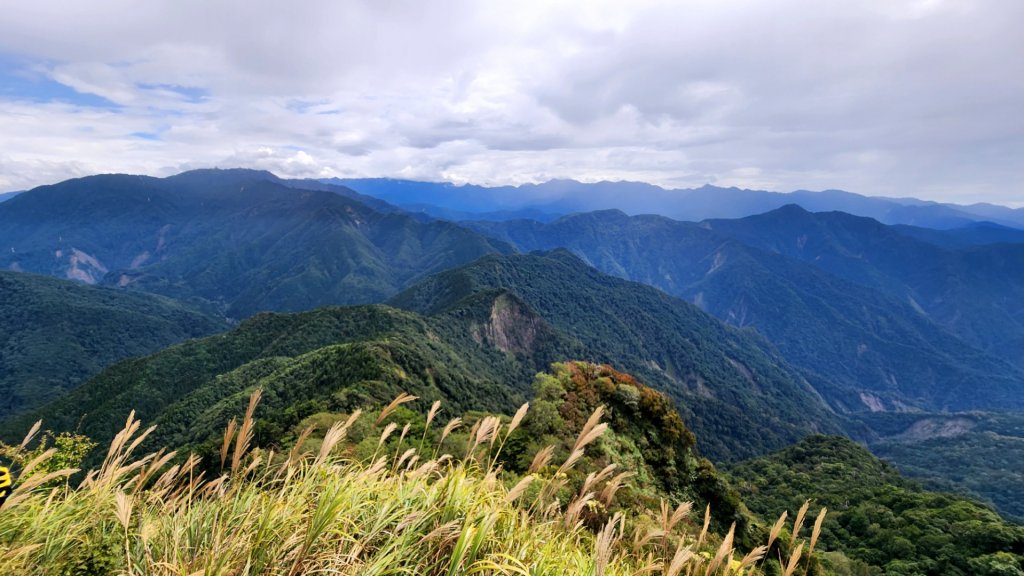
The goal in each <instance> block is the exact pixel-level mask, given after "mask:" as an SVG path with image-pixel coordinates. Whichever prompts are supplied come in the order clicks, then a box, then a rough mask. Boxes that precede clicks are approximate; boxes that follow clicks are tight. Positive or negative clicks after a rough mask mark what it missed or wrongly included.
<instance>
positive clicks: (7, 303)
mask: <svg viewBox="0 0 1024 576" xmlns="http://www.w3.org/2000/svg"><path fill="white" fill-rule="evenodd" d="M0 327H2V331H0V421H2V420H4V419H5V418H9V417H11V416H12V415H13V414H16V413H18V412H21V411H24V410H29V409H32V408H36V407H38V406H40V405H42V404H43V403H45V402H47V401H50V400H53V399H54V398H57V397H58V396H59V395H60V394H61V393H63V392H65V391H67V390H71V389H72V388H74V387H75V386H77V385H78V384H80V383H82V382H84V381H85V380H86V379H87V378H89V377H91V376H94V375H96V374H97V373H99V372H100V370H102V369H103V368H105V367H107V366H109V365H111V364H113V363H114V362H117V361H119V360H123V359H125V358H128V357H131V356H140V355H143V354H149V353H151V352H155V351H156V350H159V349H160V348H163V347H165V346H168V345H170V344H173V343H175V342H180V341H182V340H185V339H187V338H194V337H199V336H205V335H208V334H211V333H213V332H216V331H219V330H222V329H225V328H226V327H227V325H226V324H225V323H224V322H222V321H220V320H217V319H215V318H214V317H212V316H209V315H206V314H203V313H201V312H199V311H197V310H195V309H194V308H191V307H188V306H185V305H182V304H180V303H178V302H175V301H173V300H170V299H168V298H162V297H158V296H151V295H147V294H135V293H128V292H126V291H124V290H115V289H109V288H96V287H90V286H83V285H81V284H77V283H74V282H68V281H63V280H57V279H54V278H47V277H44V276H36V275H33V274H22V273H16V272H0Z"/></svg>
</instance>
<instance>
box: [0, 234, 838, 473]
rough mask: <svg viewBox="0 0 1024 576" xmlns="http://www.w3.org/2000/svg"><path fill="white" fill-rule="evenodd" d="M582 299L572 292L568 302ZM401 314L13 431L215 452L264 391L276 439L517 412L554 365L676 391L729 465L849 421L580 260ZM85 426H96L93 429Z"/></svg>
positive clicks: (669, 303)
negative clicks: (331, 425)
mask: <svg viewBox="0 0 1024 576" xmlns="http://www.w3.org/2000/svg"><path fill="white" fill-rule="evenodd" d="M567 285H572V286H574V289H573V290H571V291H567V290H566V289H565V288H564V287H565V286H567ZM393 304H395V305H399V306H402V307H405V308H407V309H415V310H417V311H419V312H422V313H424V314H425V316H426V317H425V316H420V315H419V314H414V313H410V312H402V311H399V310H395V309H393V308H388V307H381V306H364V307H355V308H327V309H320V310H316V311H312V312H307V313H301V314H296V315H276V314H261V315H257V316H255V317H253V318H252V319H250V320H248V321H246V322H243V323H242V324H241V325H240V326H239V327H238V328H236V329H235V330H232V331H230V332H228V333H225V334H222V335H218V336H214V337H211V338H207V339H203V340H196V341H190V342H187V343H184V344H182V345H179V346H174V347H171V348H169V349H167V350H164V351H162V352H159V353H157V354H154V355H152V356H149V357H145V358H139V359H133V360H129V361H126V362H122V363H120V364H118V365H115V366H113V367H111V368H109V369H107V370H106V371H104V372H103V373H102V374H100V375H99V376H97V377H96V378H94V379H92V380H90V381H89V382H88V383H87V384H86V385H84V386H83V387H81V388H79V389H78V390H76V391H74V392H72V393H70V394H68V395H66V396H64V397H63V398H61V399H59V400H58V401H57V402H55V403H53V404H51V405H49V406H46V407H45V408H43V409H41V410H39V411H38V412H35V413H33V414H28V415H26V416H24V417H23V418H22V419H20V420H18V421H15V422H13V423H11V424H10V425H9V426H6V427H4V433H5V437H7V438H12V437H13V436H16V435H17V430H18V429H19V427H22V428H24V427H27V425H28V424H29V423H30V422H31V419H33V418H35V417H37V416H39V417H44V418H45V419H46V421H47V423H48V426H50V427H52V428H54V429H55V430H74V429H80V430H81V431H82V432H84V433H85V434H87V435H89V436H90V437H93V438H95V439H97V440H98V441H100V442H104V441H106V440H107V439H109V438H110V437H111V435H112V434H113V433H114V431H116V430H117V427H118V426H119V425H120V423H121V422H123V419H124V417H125V415H126V414H127V413H128V411H129V410H131V409H133V408H134V409H135V410H137V413H138V414H139V416H140V417H142V418H145V419H146V420H150V421H155V422H158V423H159V424H160V427H159V428H158V432H157V433H156V436H154V439H155V441H159V442H163V443H167V444H174V445H179V444H196V443H200V444H201V443H203V442H205V441H207V440H209V437H210V435H211V434H212V433H213V430H215V429H217V427H218V426H219V425H220V424H222V423H223V421H224V420H225V419H226V414H228V413H229V412H230V410H231V409H232V407H235V406H237V404H238V402H239V398H241V397H244V396H245V395H247V394H248V393H249V391H251V389H252V388H253V387H255V386H257V385H259V386H263V387H264V388H265V389H266V401H265V403H264V405H263V407H262V408H261V410H265V411H266V413H261V418H262V420H264V421H265V426H267V427H268V428H267V430H266V431H265V432H264V431H260V432H259V434H260V437H267V438H271V437H274V435H275V434H278V433H280V431H281V430H283V429H287V428H288V427H289V426H290V425H292V424H294V422H296V421H298V420H300V419H302V418H304V417H305V416H307V415H308V414H310V413H313V412H317V411H321V410H325V409H328V410H344V409H350V408H351V407H352V405H353V404H354V403H355V404H359V403H364V402H366V401H368V400H374V401H380V400H382V399H383V398H384V397H387V396H390V395H393V394H395V393H397V391H398V390H405V391H408V392H410V393H415V394H417V395H420V396H422V397H425V398H432V399H434V398H436V399H441V398H443V399H445V401H446V402H448V403H450V404H451V405H453V406H454V407H455V408H457V409H459V410H470V409H477V410H478V409H490V410H508V409H510V408H511V407H513V406H514V405H515V403H516V402H517V401H518V400H520V399H522V398H524V397H525V395H526V393H527V391H528V385H529V382H530V381H531V380H532V377H533V375H534V374H535V373H536V372H538V371H540V370H543V369H545V368H547V367H548V366H549V365H550V364H551V363H552V362H558V361H564V360H571V359H585V360H591V361H596V362H602V363H608V364H611V365H614V366H616V367H620V368H621V369H623V370H629V371H633V372H634V373H636V374H637V375H638V376H639V377H641V378H643V379H644V380H645V381H647V382H648V383H649V384H651V385H652V386H654V387H656V388H658V389H660V390H664V391H666V392H667V393H668V394H669V395H670V396H671V397H672V398H673V400H675V401H676V403H677V406H678V408H679V409H680V411H681V412H682V414H683V418H684V421H685V422H686V423H687V425H688V426H689V427H691V428H692V429H693V430H694V431H695V432H696V433H697V434H698V437H702V438H704V440H703V441H702V442H701V444H700V448H701V451H702V452H703V453H704V454H706V455H708V456H709V457H712V458H714V459H718V460H726V459H737V458H742V457H745V456H751V455H756V454H763V453H765V452H766V451H768V450H770V449H773V448H779V447H782V446H785V445H787V444H788V443H791V442H793V441H795V440H797V439H799V438H801V437H802V436H804V435H806V434H808V433H812V432H815V431H838V430H839V422H838V419H837V418H836V417H835V415H834V414H832V413H831V412H830V411H829V410H828V409H827V408H826V407H825V405H824V404H823V403H822V402H821V401H820V399H819V398H818V397H817V396H816V395H815V394H814V392H813V390H812V389H811V388H810V387H809V386H808V384H807V383H806V382H805V381H803V380H802V379H801V377H800V375H799V373H798V372H797V371H795V370H794V369H793V368H791V367H790V366H789V365H788V364H786V362H785V361H784V360H782V359H781V358H779V357H778V356H777V355H776V354H775V353H774V352H773V350H772V348H771V347H770V346H769V345H768V344H766V343H765V342H764V341H763V340H761V339H759V338H757V337H756V335H753V334H748V333H744V332H742V331H737V330H734V329H731V328H728V327H726V326H724V325H723V324H721V323H720V322H718V321H716V320H715V319H713V318H711V317H710V316H708V315H706V314H704V313H703V312H701V311H699V310H697V309H696V308H694V307H693V306H691V305H689V304H687V303H685V302H683V301H680V300H676V299H674V298H671V297H669V296H667V295H665V294H663V293H661V292H658V291H656V290H654V289H652V288H649V287H646V286H642V285H639V284H635V283H630V282H625V281H623V280H619V279H616V278H612V277H610V276H606V275H603V274H601V273H599V272H597V271H595V270H593V269H592V268H589V267H587V266H586V265H585V264H583V262H581V261H580V260H578V259H576V258H575V257H573V256H571V255H569V254H568V253H565V252H562V253H552V254H549V255H547V256H544V255H527V256H510V257H502V256H492V257H486V258H484V259H482V260H480V261H478V262H476V263H474V264H472V265H469V266H466V267H463V268H459V269H455V270H453V271H449V272H444V273H441V274H438V275H435V276H432V277H430V278H429V279H427V280H424V281H423V282H422V283H420V284H417V285H416V286H415V287H413V288H411V289H409V290H408V291H406V292H404V293H403V294H401V295H399V296H398V297H396V299H395V300H394V301H393ZM83 415H85V416H84V418H83Z"/></svg>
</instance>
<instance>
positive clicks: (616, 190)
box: [323, 178, 1024, 229]
mask: <svg viewBox="0 0 1024 576" xmlns="http://www.w3.org/2000/svg"><path fill="white" fill-rule="evenodd" d="M323 182H325V183H330V184H336V185H341V186H345V187H348V188H351V189H353V190H355V191H357V192H359V193H361V194H366V195H369V196H373V197H376V198H380V199H382V200H385V201H387V202H390V203H391V204H395V205H397V206H400V207H402V208H405V209H406V210H410V211H412V212H427V213H430V214H431V215H434V216H436V217H445V216H443V213H444V212H443V211H444V210H448V211H453V212H454V213H456V215H458V214H457V213H460V212H468V213H473V214H474V216H472V217H470V218H465V219H473V220H501V219H503V218H499V217H497V214H502V213H506V214H508V215H509V218H507V219H514V218H523V217H526V218H530V219H536V218H533V217H532V216H524V215H523V211H533V212H539V213H541V214H550V215H556V214H570V213H576V212H590V211H593V210H608V209H617V210H622V211H623V212H625V213H627V214H631V215H636V214H660V215H662V216H668V217H670V218H674V219H677V220H688V221H699V220H705V219H708V218H742V217H745V216H750V215H753V214H761V213H764V212H768V211H771V210H775V209H777V208H781V207H782V206H785V205H786V204H799V205H800V206H802V207H803V208H805V209H807V210H809V211H811V212H828V211H841V212H847V213H850V214H854V215H857V216H867V217H870V218H874V219H876V220H878V221H879V222H882V223H884V224H906V225H911V226H918V227H924V228H935V229H950V228H960V227H963V226H966V225H968V224H971V223H974V222H979V221H990V222H993V223H995V224H999V225H1002V226H1007V227H1013V228H1024V209H1012V208H1007V207H1005V206H996V205H993V204H973V205H970V206H963V205H956V204H943V203H938V202H930V201H925V200H918V199H916V198H882V197H872V196H863V195H860V194H854V193H851V192H844V191H842V190H825V191H821V192H811V191H807V190H797V191H795V192H788V193H781V192H766V191H762V190H745V189H740V188H720V187H717V186H711V185H706V186H701V187H700V188H687V189H673V190H669V189H665V188H661V187H658V186H653V185H651V184H645V183H642V182H595V183H582V182H576V181H574V180H551V181H549V182H544V183H542V184H523V185H520V186H497V187H486V186H476V185H468V184H467V185H455V184H451V183H447V182H417V181H411V180H393V179H387V178H366V179H330V180H324V181H323ZM424 206H426V207H429V208H423V207H424ZM417 207H419V208H417ZM481 213H489V214H491V217H488V218H482V217H480V216H479V214H481Z"/></svg>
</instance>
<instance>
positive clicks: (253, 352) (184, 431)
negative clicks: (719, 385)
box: [3, 306, 543, 447]
mask: <svg viewBox="0 0 1024 576" xmlns="http://www.w3.org/2000/svg"><path fill="white" fill-rule="evenodd" d="M494 356H497V358H494ZM492 361H493V362H492ZM509 363H511V367H509V366H507V364H509ZM490 366H493V367H494V368H490ZM501 368H506V370H507V371H506V374H515V375H517V376H518V378H510V379H509V380H508V381H504V380H499V379H498V378H497V377H496V376H495V375H494V372H493V370H495V369H501ZM542 368H543V366H536V365H533V364H532V363H525V364H522V363H518V362H516V361H515V360H514V359H510V360H502V355H501V354H499V353H497V352H495V351H493V350H489V349H488V348H485V347H482V346H478V347H476V348H475V349H470V350H457V349H456V348H455V347H453V346H452V345H451V344H450V343H447V342H445V341H443V340H441V339H440V338H438V336H437V335H436V334H435V333H434V332H432V331H431V328H430V326H429V324H428V323H427V322H426V321H425V320H424V319H422V318H420V317H418V316H416V315H415V314H410V313H407V312H402V311H399V310H395V309H391V308H387V307H383V306H360V307H349V308H324V309H319V310H315V311H312V312H306V313H301V314H294V315H284V314H269V313H265V314H260V315H257V316H254V317H253V318H251V319H249V320H247V321H245V322H243V323H242V324H241V325H240V326H239V327H237V328H236V329H234V330H231V331H230V332H227V333H224V334H220V335H216V336H211V337H209V338H205V339H201V340H192V341H188V342H185V343H182V344H179V345H177V346H172V347H170V348H168V349H166V350H163V351H161V352H158V353H156V354H153V355H151V356H147V357H143V358H136V359H131V360H127V361H125V362H121V363H119V364H117V365H115V366H113V367H111V368H109V369H107V370H105V371H104V372H103V373H101V374H100V375H99V376H97V377H96V378H93V379H92V380H90V381H89V382H87V383H86V384H85V385H83V386H81V387H80V388H78V389H76V390H74V391H72V392H70V393H68V394H66V395H65V396H63V397H62V398H60V399H59V400H57V401H56V402H54V403H51V404H50V405H48V406H46V407H44V408H42V409H40V410H38V411H37V412H35V413H31V414H27V415H25V416H23V417H21V418H20V419H12V421H10V422H7V423H6V424H5V425H4V427H3V433H4V437H5V438H8V439H14V438H15V437H17V436H18V430H19V428H20V429H21V430H24V429H26V428H27V427H28V425H29V424H31V422H32V421H33V420H34V419H36V418H43V419H45V421H46V422H47V426H48V427H50V428H52V429H54V430H57V431H76V430H77V431H80V432H82V433H84V434H86V435H88V436H89V437H91V438H93V439H95V440H97V441H99V442H100V443H104V444H105V443H106V442H108V441H109V440H110V439H111V438H112V437H113V436H114V434H115V433H116V432H117V430H119V429H120V425H121V423H123V422H124V418H125V416H126V415H127V414H128V413H129V412H130V411H132V410H133V409H134V410H135V411H136V413H137V414H138V415H139V416H140V417H144V418H146V419H147V420H148V421H151V422H157V423H159V424H160V427H159V428H158V431H157V432H156V433H155V434H154V436H153V437H152V440H153V441H154V442H155V443H156V444H155V445H157V446H163V445H173V446H176V447H180V446H185V445H189V446H193V445H195V446H199V445H203V444H208V443H209V442H210V441H211V438H212V437H213V436H214V435H217V434H219V431H220V430H221V429H222V428H223V426H224V424H225V423H226V422H227V420H228V418H229V416H230V415H231V414H233V412H234V410H235V408H236V406H237V403H238V398H244V397H247V396H248V395H249V393H250V392H251V391H252V390H253V389H255V388H256V387H259V386H262V387H263V388H264V389H265V394H264V395H265V400H264V402H263V403H262V404H261V408H260V413H259V414H258V416H259V417H260V422H261V424H260V429H259V430H257V434H258V436H259V438H258V439H259V440H260V441H264V440H273V439H275V438H276V437H278V436H279V435H280V434H281V433H282V431H283V430H286V429H287V428H289V427H290V426H292V425H294V424H295V423H296V422H298V421H299V420H301V419H302V418H304V417H306V416H308V415H310V414H312V413H316V412H319V411H323V410H350V409H352V408H353V406H356V405H360V404H361V403H363V402H369V401H373V400H376V401H380V400H383V399H385V398H390V397H392V396H394V395H395V394H397V392H398V391H403V390H404V391H408V392H412V393H416V394H418V395H422V397H424V398H428V399H431V400H434V399H440V398H444V399H445V401H446V402H448V403H449V404H450V405H451V406H453V407H455V408H457V409H459V410H469V409H477V410H479V409H488V410H500V411H504V410H509V409H511V408H513V407H514V406H515V405H517V403H518V402H519V401H520V400H522V399H523V398H524V397H525V393H526V392H527V391H528V390H529V382H530V379H531V378H532V376H533V374H535V373H536V372H537V371H538V370H540V369H542Z"/></svg>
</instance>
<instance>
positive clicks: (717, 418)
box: [390, 250, 838, 459]
mask: <svg viewBox="0 0 1024 576" xmlns="http://www.w3.org/2000/svg"><path fill="white" fill-rule="evenodd" d="M494 289H501V290H507V291H509V292H511V293H512V294H514V295H515V296H516V297H518V298H519V299H520V300H522V301H523V302H524V303H525V304H526V305H528V306H529V307H530V308H531V309H532V310H534V311H536V313H537V314H538V315H540V316H541V317H542V318H544V319H545V320H547V321H548V322H549V323H550V324H551V325H552V326H553V327H554V328H556V329H558V330H559V331H561V332H562V333H564V334H566V335H568V336H571V337H572V338H574V339H576V340H578V342H579V343H580V344H581V345H582V346H583V347H584V349H585V350H587V351H588V352H589V353H590V354H591V356H589V357H588V358H587V359H589V360H591V361H596V362H601V363H610V364H612V365H615V366H617V367H620V368H621V369H623V370H626V371H629V372H631V373H634V374H637V375H638V376H640V377H641V378H643V379H644V380H645V381H646V382H647V383H648V384H649V385H651V386H654V387H656V388H658V389H661V390H663V391H665V392H667V393H668V394H669V395H670V396H671V397H672V398H673V399H674V400H676V402H677V403H678V406H679V409H680V411H681V412H682V414H683V416H684V420H685V421H686V422H687V424H688V425H689V426H690V427H691V428H692V429H693V430H694V431H695V432H696V433H697V435H698V437H699V438H701V439H702V440H701V450H702V451H703V452H704V453H705V454H708V455H709V456H711V457H713V458H718V459H735V458H739V457H743V455H745V454H756V453H763V451H764V450H766V449H770V447H772V446H784V445H786V444H788V443H791V442H793V441H795V440H797V439H799V438H800V437H802V436H804V435H805V434H807V433H809V432H811V431H815V430H838V424H837V419H836V417H835V415H834V414H832V413H831V412H830V411H829V410H828V408H827V407H826V406H825V404H824V403H823V402H822V401H821V399H820V398H819V397H818V396H817V395H816V393H815V392H814V390H813V389H812V388H811V387H810V386H809V385H808V384H807V382H806V381H804V380H803V378H802V377H801V376H800V374H799V373H798V372H797V371H796V370H794V369H793V368H792V367H791V366H789V365H788V364H787V363H786V362H785V361H784V360H783V359H782V358H780V357H779V356H778V355H777V353H776V352H775V351H774V349H773V348H772V347H771V346H770V345H769V344H767V343H766V342H765V341H764V340H763V339H761V338H759V337H758V336H757V335H756V334H754V333H751V332H746V331H740V330H736V329H733V328H730V327H727V326H725V325H724V324H722V323H721V322H719V321H717V320H715V319H714V318H712V317H711V316H708V315H707V314H705V313H704V312H701V311H700V310H699V309H697V308H696V307H694V306H693V305H691V304H688V303H686V302H684V301H682V300H678V299H676V298H673V297H670V296H668V295H667V294H665V293H663V292H660V291H658V290H655V289H653V288H650V287H648V286H644V285H641V284H637V283H633V282H627V281H625V280H621V279H619V278H614V277H612V276H608V275H605V274H602V273H600V272H598V271H597V270H594V269H593V268H591V267H589V266H587V265H586V264H585V263H584V262H583V261H581V260H580V259H578V258H577V257H575V256H573V255H571V254H570V253H568V252H566V251H564V250H563V251H555V252H551V253H547V254H528V255H513V256H493V255H492V256H487V257H484V258H482V259H480V260H478V261H477V262H474V263H472V264H470V265H467V266H463V267H461V268H456V269H453V270H449V271H446V272H442V273H439V274H436V275H434V276H431V277H430V278H428V279H426V280H424V281H422V282H420V283H418V284H416V285H415V286H413V287H411V288H409V289H407V290H405V291H403V292H402V293H401V294H399V295H397V296H396V297H394V298H393V299H392V300H391V301H390V303H391V304H392V305H395V306H398V307H401V308H405V309H409V310H415V311H417V312H420V313H422V314H427V315H433V316H434V317H440V316H445V315H453V314H454V315H458V311H459V310H460V309H461V308H462V307H463V306H464V303H465V302H466V301H467V300H469V299H472V298H474V297H475V295H476V294H478V293H481V292H486V291H489V290H494Z"/></svg>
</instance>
